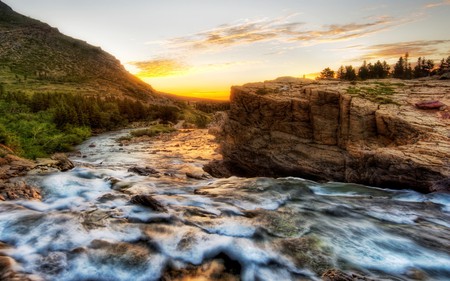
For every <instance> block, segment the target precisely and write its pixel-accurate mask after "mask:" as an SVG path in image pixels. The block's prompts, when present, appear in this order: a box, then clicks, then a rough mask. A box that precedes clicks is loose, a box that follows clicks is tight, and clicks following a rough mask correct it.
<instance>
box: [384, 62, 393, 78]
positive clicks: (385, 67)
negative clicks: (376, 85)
mask: <svg viewBox="0 0 450 281" xmlns="http://www.w3.org/2000/svg"><path fill="white" fill-rule="evenodd" d="M382 65H383V77H382V78H387V77H388V76H389V71H390V70H391V67H390V66H389V64H387V62H386V61H385V60H384V61H383V64H382Z"/></svg>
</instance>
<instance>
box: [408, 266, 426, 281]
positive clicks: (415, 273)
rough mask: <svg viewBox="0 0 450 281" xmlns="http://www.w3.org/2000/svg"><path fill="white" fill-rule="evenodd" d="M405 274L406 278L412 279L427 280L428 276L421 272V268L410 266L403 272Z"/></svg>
mask: <svg viewBox="0 0 450 281" xmlns="http://www.w3.org/2000/svg"><path fill="white" fill-rule="evenodd" d="M405 275H406V276H408V278H411V279H413V280H419V281H422V280H428V279H429V277H428V275H427V274H426V273H425V272H423V271H422V270H420V269H418V268H410V269H408V271H407V272H406V273H405Z"/></svg>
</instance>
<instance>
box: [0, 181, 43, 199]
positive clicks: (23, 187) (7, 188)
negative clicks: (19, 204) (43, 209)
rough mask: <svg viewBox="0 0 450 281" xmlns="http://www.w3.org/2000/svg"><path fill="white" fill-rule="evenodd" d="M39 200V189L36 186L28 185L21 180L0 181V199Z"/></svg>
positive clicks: (40, 197)
mask: <svg viewBox="0 0 450 281" xmlns="http://www.w3.org/2000/svg"><path fill="white" fill-rule="evenodd" d="M19 199H25V200H41V199H42V196H41V193H40V190H39V188H38V187H36V186H32V185H28V184H27V183H25V182H23V181H18V182H9V181H7V182H0V200H1V201H6V200H19Z"/></svg>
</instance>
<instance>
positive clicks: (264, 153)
mask: <svg viewBox="0 0 450 281" xmlns="http://www.w3.org/2000/svg"><path fill="white" fill-rule="evenodd" d="M426 100H437V101H439V102H441V103H443V104H444V105H445V104H446V105H450V83H449V82H443V81H426V82H417V81H414V82H406V84H405V82H402V83H399V81H392V80H391V81H386V80H382V81H376V82H364V83H356V84H355V83H353V84H350V83H344V82H336V81H311V80H304V79H294V78H283V79H277V80H275V81H267V82H264V83H253V84H246V85H244V86H240V87H232V90H231V109H230V111H229V112H228V116H227V117H225V118H224V117H223V116H222V117H221V123H222V124H221V125H220V128H219V129H217V128H215V129H214V130H213V131H215V132H216V136H217V137H218V140H219V142H220V144H221V152H222V154H223V158H224V161H223V164H224V165H225V166H226V168H227V169H228V170H230V171H231V172H233V173H234V174H238V175H243V176H300V177H305V178H310V179H314V180H332V181H341V182H353V183H362V184H368V185H373V186H379V187H387V188H394V189H398V188H412V189H415V190H418V191H421V192H431V191H435V190H447V191H450V184H449V182H450V180H449V178H450V120H449V119H448V118H446V117H445V116H448V108H446V107H445V106H442V107H441V108H440V110H439V109H435V110H421V109H418V108H416V107H415V106H414V105H415V104H416V103H418V102H420V101H426Z"/></svg>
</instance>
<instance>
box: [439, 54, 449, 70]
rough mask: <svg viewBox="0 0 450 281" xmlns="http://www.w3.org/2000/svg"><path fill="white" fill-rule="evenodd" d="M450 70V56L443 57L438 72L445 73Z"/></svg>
mask: <svg viewBox="0 0 450 281" xmlns="http://www.w3.org/2000/svg"><path fill="white" fill-rule="evenodd" d="M449 71H450V56H448V57H447V59H444V58H443V59H442V60H441V64H440V65H439V68H438V74H444V73H445V72H449Z"/></svg>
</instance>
